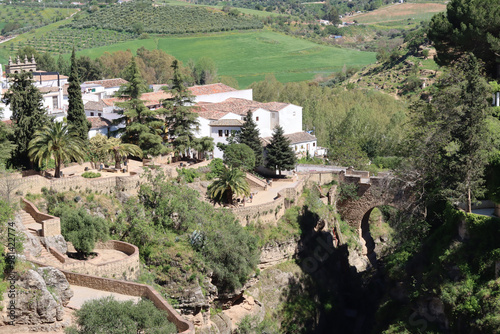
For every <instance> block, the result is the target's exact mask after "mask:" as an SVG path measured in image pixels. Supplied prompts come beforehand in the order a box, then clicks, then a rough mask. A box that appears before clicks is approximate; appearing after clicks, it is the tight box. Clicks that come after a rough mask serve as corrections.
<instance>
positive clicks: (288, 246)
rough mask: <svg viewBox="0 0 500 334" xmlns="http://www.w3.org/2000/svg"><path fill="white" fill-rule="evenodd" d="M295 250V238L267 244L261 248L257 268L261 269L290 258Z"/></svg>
mask: <svg viewBox="0 0 500 334" xmlns="http://www.w3.org/2000/svg"><path fill="white" fill-rule="evenodd" d="M296 252H297V240H295V239H290V240H287V241H283V242H275V243H271V244H267V245H265V246H264V247H262V249H261V254H260V263H259V269H260V270H263V269H266V268H269V267H271V266H274V265H276V264H278V263H281V262H283V261H286V260H289V259H291V258H292V257H293V256H294V255H295V253H296Z"/></svg>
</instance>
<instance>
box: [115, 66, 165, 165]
mask: <svg viewBox="0 0 500 334" xmlns="http://www.w3.org/2000/svg"><path fill="white" fill-rule="evenodd" d="M129 71H130V73H131V74H132V75H131V80H129V82H128V83H127V84H125V85H123V86H122V87H121V88H120V90H119V91H118V95H120V96H121V97H123V98H124V99H126V101H124V102H119V103H117V106H119V107H121V108H123V111H122V114H123V117H121V118H119V119H118V120H117V122H119V123H121V122H125V124H126V126H125V129H123V130H121V131H123V135H122V137H121V138H122V140H123V142H125V143H130V144H134V145H137V146H139V147H140V148H141V149H142V151H143V153H144V155H150V156H155V155H159V154H162V153H164V152H166V150H167V148H166V147H165V146H164V145H163V138H162V137H161V135H160V133H161V127H162V126H163V122H162V121H161V120H160V119H159V118H158V111H154V110H149V109H148V108H147V107H146V106H145V105H144V101H142V100H141V99H140V97H141V95H142V93H143V92H144V91H145V86H144V82H143V80H142V77H141V75H140V73H139V69H138V68H137V64H136V62H135V60H134V59H132V61H131V63H130V66H129Z"/></svg>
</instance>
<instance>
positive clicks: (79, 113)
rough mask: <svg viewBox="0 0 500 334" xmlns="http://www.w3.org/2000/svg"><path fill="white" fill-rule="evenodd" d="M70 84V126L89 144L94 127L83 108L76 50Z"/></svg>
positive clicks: (68, 118)
mask: <svg viewBox="0 0 500 334" xmlns="http://www.w3.org/2000/svg"><path fill="white" fill-rule="evenodd" d="M68 82H69V86H68V116H67V117H66V118H67V120H68V125H70V126H72V127H73V129H74V131H75V132H76V133H77V134H78V137H79V138H80V139H81V140H82V141H83V142H87V140H88V136H89V130H90V128H91V126H92V125H91V124H90V122H89V121H88V120H87V116H86V115H85V109H84V107H83V100H82V88H81V86H80V77H79V76H78V64H77V61H76V55H75V49H74V48H73V53H72V54H71V74H70V75H69V79H68Z"/></svg>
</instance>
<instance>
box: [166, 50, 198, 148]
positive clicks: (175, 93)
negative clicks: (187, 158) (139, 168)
mask: <svg viewBox="0 0 500 334" xmlns="http://www.w3.org/2000/svg"><path fill="white" fill-rule="evenodd" d="M171 67H172V69H173V71H174V77H173V78H172V88H171V89H170V90H169V92H170V93H171V94H172V98H170V99H167V100H165V101H163V107H164V108H165V111H164V112H165V129H167V130H166V131H167V132H168V136H169V138H170V139H172V144H173V146H174V150H175V152H176V153H178V154H181V153H182V154H185V153H186V152H187V151H188V150H189V149H191V148H193V147H195V146H197V145H196V140H195V137H194V129H195V128H196V126H198V125H199V122H198V115H197V114H196V113H194V112H193V111H192V109H193V107H192V105H193V104H194V100H193V96H192V94H191V93H190V91H189V90H188V89H187V88H186V86H185V85H184V82H183V81H184V80H183V77H182V75H181V73H180V70H179V64H178V61H177V60H174V61H173V62H172V66H171Z"/></svg>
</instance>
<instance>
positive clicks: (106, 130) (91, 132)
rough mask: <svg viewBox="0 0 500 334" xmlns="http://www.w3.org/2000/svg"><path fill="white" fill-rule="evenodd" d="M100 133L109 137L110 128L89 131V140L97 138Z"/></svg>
mask: <svg viewBox="0 0 500 334" xmlns="http://www.w3.org/2000/svg"><path fill="white" fill-rule="evenodd" d="M98 133H100V134H102V135H104V136H106V137H107V136H108V128H106V127H105V128H99V129H90V131H89V139H90V138H93V137H95V136H96V135H97V134H98Z"/></svg>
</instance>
